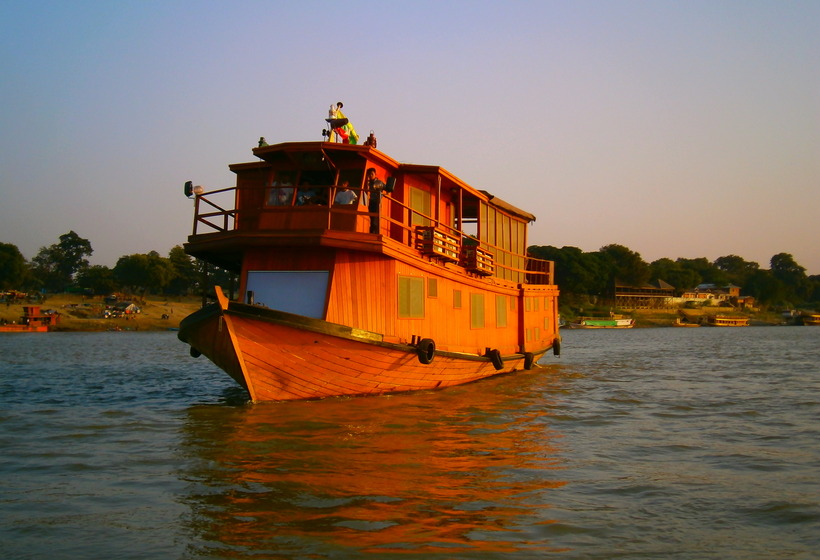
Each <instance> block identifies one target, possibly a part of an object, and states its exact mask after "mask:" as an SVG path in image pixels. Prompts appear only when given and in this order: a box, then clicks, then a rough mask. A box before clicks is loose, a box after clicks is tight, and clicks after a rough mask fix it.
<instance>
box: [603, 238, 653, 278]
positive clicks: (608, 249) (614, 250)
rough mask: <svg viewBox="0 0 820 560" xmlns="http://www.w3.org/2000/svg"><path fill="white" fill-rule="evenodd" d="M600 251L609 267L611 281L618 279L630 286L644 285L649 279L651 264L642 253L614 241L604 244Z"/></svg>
mask: <svg viewBox="0 0 820 560" xmlns="http://www.w3.org/2000/svg"><path fill="white" fill-rule="evenodd" d="M598 253H599V254H600V255H601V258H602V259H603V262H604V263H606V265H607V267H608V268H609V276H610V279H611V281H615V280H617V281H619V282H622V283H624V284H627V285H630V286H643V285H644V284H646V283H647V282H648V281H649V277H650V274H651V272H650V270H649V265H648V264H647V263H646V262H645V261H644V260H643V259H642V258H641V255H640V253H637V252H635V251H632V250H630V249H628V248H626V247H624V246H623V245H618V244H614V243H613V244H610V245H604V246H603V247H601V248H600V249H599V250H598Z"/></svg>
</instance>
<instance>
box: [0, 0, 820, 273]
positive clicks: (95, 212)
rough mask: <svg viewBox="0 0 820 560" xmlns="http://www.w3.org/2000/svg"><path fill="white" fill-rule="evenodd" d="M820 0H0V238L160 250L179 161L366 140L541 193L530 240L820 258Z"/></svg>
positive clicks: (176, 195) (33, 244) (691, 254)
mask: <svg viewBox="0 0 820 560" xmlns="http://www.w3.org/2000/svg"><path fill="white" fill-rule="evenodd" d="M818 29H820V2H818V1H816V0H809V1H747V0H744V1H730V0H726V1H715V0H710V1H686V2H666V1H618V0H612V1H596V2H586V1H561V2H558V1H537V2H536V1H532V2H516V1H505V2H487V1H468V2H447V1H440V0H439V1H413V2H390V1H384V0H382V1H373V2H359V1H348V2H317V1H304V0H300V1H299V2H293V1H288V2H274V1H267V2H266V1H254V2H251V1H236V2H223V1H201V2H192V1H191V2H187V1H173V0H170V1H169V0H162V1H129V2H124V1H123V2H117V1H110V2H98V1H95V2H83V1H64V2H53V1H40V2H30V1H16V0H6V1H5V2H3V3H2V4H0V69H2V78H0V100H2V103H0V197H1V198H0V242H4V243H13V244H15V245H17V246H18V247H19V248H20V250H21V251H22V253H23V255H24V256H25V257H26V258H29V259H30V258H32V257H33V256H34V255H35V254H36V253H37V251H38V250H39V248H40V247H43V246H47V245H51V244H53V243H56V242H57V241H58V239H59V236H60V235H62V234H63V233H66V232H68V231H69V230H74V231H76V232H77V233H78V234H79V235H80V236H81V237H84V238H86V239H88V240H90V241H91V244H92V246H93V248H94V255H93V256H92V258H91V261H92V263H93V264H103V265H107V266H114V264H116V260H117V259H118V258H119V257H120V256H123V255H128V254H133V253H146V252H148V251H151V250H155V251H158V252H159V253H160V254H162V255H167V253H168V250H169V249H170V248H171V247H173V246H174V245H178V244H181V243H183V242H184V241H185V240H186V237H187V235H188V234H189V233H190V230H191V225H192V203H191V201H189V200H187V199H186V198H184V196H183V195H182V185H183V183H184V182H185V181H186V180H189V179H190V180H193V181H194V182H195V183H197V184H202V185H205V186H206V187H210V188H217V187H227V186H231V185H233V184H234V180H233V175H232V174H231V173H230V172H229V171H228V168H227V166H228V164H230V163H236V162H242V161H251V160H253V159H254V158H253V156H252V154H251V152H250V150H251V148H252V147H253V146H254V145H255V143H256V140H257V139H258V138H259V136H265V137H266V138H267V140H268V141H269V142H271V143H274V142H284V141H293V140H320V139H321V134H320V132H321V130H322V127H323V125H324V118H325V116H326V112H327V108H328V106H329V105H330V104H331V103H334V102H336V101H339V100H341V101H343V102H344V104H345V112H346V114H347V116H348V117H350V119H351V120H352V122H353V124H354V125H355V126H356V128H357V130H358V131H359V133H360V134H362V135H363V136H365V135H366V134H367V133H369V131H370V130H371V129H372V130H374V131H375V133H376V136H377V137H378V139H379V148H380V149H382V150H383V151H385V152H386V153H388V154H389V155H391V156H392V157H394V158H395V159H397V160H399V161H403V162H411V163H421V164H435V165H441V166H443V167H445V168H446V169H448V170H449V171H451V172H452V173H454V174H456V175H458V176H459V177H461V178H462V179H464V180H466V181H467V182H469V183H471V184H472V185H474V186H475V187H478V188H481V189H486V190H488V191H490V192H492V193H494V194H496V195H497V196H499V197H501V198H503V199H505V200H507V201H509V202H510V203H512V204H515V205H517V206H520V207H523V208H525V209H527V210H529V211H531V212H532V213H534V214H535V215H536V216H537V217H538V220H537V222H536V223H535V225H534V226H533V228H532V229H531V231H530V238H529V241H530V243H531V244H536V245H555V246H558V247H561V246H564V245H572V246H576V247H580V248H581V249H583V250H585V251H594V250H597V249H598V248H599V247H601V246H603V245H606V244H610V243H619V244H622V245H625V246H627V247H629V248H630V249H632V250H634V251H637V252H639V253H640V254H641V255H642V256H643V258H644V259H645V260H647V261H650V262H651V261H653V260H655V259H658V258H661V257H669V258H672V259H675V258H678V257H686V258H695V257H706V258H708V259H710V260H713V259H715V258H717V257H720V256H723V255H730V254H736V255H739V256H741V257H743V258H744V259H746V260H751V261H755V262H758V263H760V265H761V266H762V267H763V268H768V266H769V259H770V258H771V256H772V255H774V254H776V253H780V252H787V253H791V254H792V255H793V256H794V258H795V260H796V261H797V262H798V263H799V264H801V265H802V266H804V267H806V268H807V269H808V272H809V274H820V249H818V233H817V226H818V216H819V215H820V62H818V60H820V58H818V57H820V32H818Z"/></svg>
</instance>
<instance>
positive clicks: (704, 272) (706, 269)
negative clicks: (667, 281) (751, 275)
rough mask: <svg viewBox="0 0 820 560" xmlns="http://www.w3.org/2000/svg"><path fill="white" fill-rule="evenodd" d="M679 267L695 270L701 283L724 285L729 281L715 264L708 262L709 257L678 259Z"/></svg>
mask: <svg viewBox="0 0 820 560" xmlns="http://www.w3.org/2000/svg"><path fill="white" fill-rule="evenodd" d="M676 262H678V263H680V265H681V267H683V268H684V269H687V270H691V271H693V272H695V273H696V274H697V275H698V276H700V279H701V283H703V284H714V285H715V286H725V285H726V284H728V283H729V277H728V276H727V275H726V273H725V272H723V271H722V270H720V269H719V268H718V267H717V266H715V265H714V264H712V263H711V262H709V259H707V258H705V257H700V258H697V259H678V260H677V261H676Z"/></svg>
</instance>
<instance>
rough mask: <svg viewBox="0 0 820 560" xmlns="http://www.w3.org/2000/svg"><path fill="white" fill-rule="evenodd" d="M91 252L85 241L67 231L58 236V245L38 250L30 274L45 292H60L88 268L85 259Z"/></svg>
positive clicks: (89, 245) (72, 232)
mask: <svg viewBox="0 0 820 560" xmlns="http://www.w3.org/2000/svg"><path fill="white" fill-rule="evenodd" d="M93 252H94V250H93V249H92V248H91V243H90V242H89V241H88V240H87V239H83V238H82V237H80V236H79V235H77V234H76V233H75V232H74V231H69V232H68V233H64V234H63V235H61V236H60V242H59V243H55V244H54V245H51V246H49V247H42V248H41V249H40V251H39V252H38V253H37V255H36V256H35V257H34V258H33V259H32V260H31V263H32V267H31V268H32V274H33V275H34V276H35V277H36V278H37V280H38V281H39V282H40V283H41V284H42V286H43V287H44V288H46V289H47V290H50V291H53V292H62V291H64V290H65V289H66V288H67V287H68V286H69V285H71V283H72V282H73V280H74V275H75V274H76V273H77V271H79V270H80V269H82V268H84V267H86V266H88V259H86V257H88V256H90V255H91V254H92V253H93Z"/></svg>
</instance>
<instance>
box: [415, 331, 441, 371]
mask: <svg viewBox="0 0 820 560" xmlns="http://www.w3.org/2000/svg"><path fill="white" fill-rule="evenodd" d="M416 354H417V355H418V357H419V361H420V362H421V363H423V364H424V365H427V364H429V363H431V362H432V361H433V358H435V357H436V343H435V342H434V341H433V339H432V338H422V339H421V340H419V343H418V344H417V345H416Z"/></svg>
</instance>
